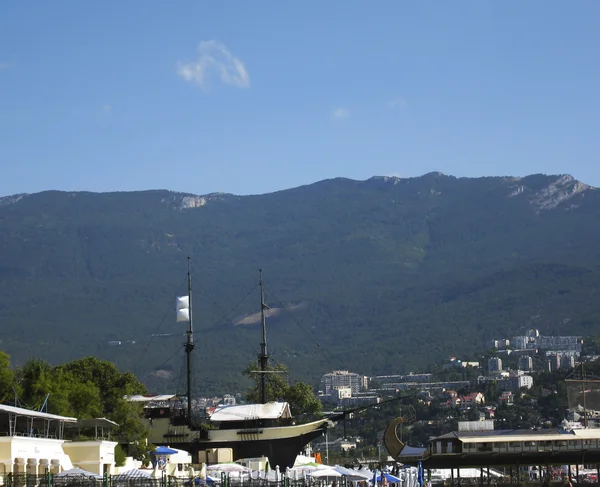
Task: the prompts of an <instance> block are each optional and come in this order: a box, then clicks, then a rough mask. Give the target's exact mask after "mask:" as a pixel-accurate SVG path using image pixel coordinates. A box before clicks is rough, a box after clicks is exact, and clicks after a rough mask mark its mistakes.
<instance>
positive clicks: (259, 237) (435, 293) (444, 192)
mask: <svg viewBox="0 0 600 487" xmlns="http://www.w3.org/2000/svg"><path fill="white" fill-rule="evenodd" d="M599 216H600V193H599V192H598V191H597V190H595V189H594V188H591V187H589V186H586V185H585V184H583V183H580V182H578V181H576V180H574V179H573V178H571V177H569V176H545V175H533V176H529V177H526V178H501V177H496V178H478V179H468V178H454V177H450V176H445V175H442V174H439V173H430V174H426V175H424V176H422V177H418V178H410V179H399V178H385V177H375V178H371V179H369V180H367V181H353V180H348V179H333V180H326V181H321V182H318V183H315V184H312V185H308V186H303V187H299V188H294V189H289V190H285V191H279V192H276V193H271V194H265V195H257V196H234V195H228V194H212V195H206V196H194V195H186V194H181V193H174V192H169V191H159V190H157V191H144V192H122V193H85V192H76V193H72V192H71V193H69V192H58V191H48V192H43V193H37V194H31V195H16V196H9V197H5V198H0V339H1V340H2V342H1V344H0V346H1V347H2V348H3V349H5V350H6V351H7V352H9V353H11V354H12V355H13V362H16V363H21V362H22V361H23V360H24V359H26V358H27V357H29V356H32V355H35V356H38V357H40V358H43V359H47V360H50V361H51V362H63V361H67V360H71V359H73V358H77V357H80V356H83V355H88V354H94V355H97V356H99V357H102V358H107V359H110V360H114V361H116V363H117V364H118V365H120V366H121V367H122V368H127V369H131V370H133V371H134V372H135V373H136V374H138V376H139V377H140V378H141V379H145V380H147V381H149V382H150V384H151V386H154V387H161V388H163V389H164V390H174V389H176V388H177V387H178V384H179V389H180V390H183V382H182V381H183V375H181V367H182V360H181V357H180V352H178V350H179V349H180V348H181V347H180V346H181V344H182V343H183V339H184V337H183V332H184V326H183V325H182V324H181V323H179V324H177V323H175V321H174V298H175V296H176V295H177V294H183V293H185V292H186V287H185V273H186V257H187V256H188V255H189V256H191V257H192V262H193V268H194V306H195V307H194V321H195V328H196V330H197V338H198V339H199V340H198V348H197V349H196V352H195V369H196V374H195V375H196V381H197V386H198V387H199V388H201V389H202V390H203V391H214V390H217V389H219V390H224V389H226V388H228V389H232V388H238V387H239V383H240V381H241V375H240V371H241V370H242V369H243V368H244V367H245V366H246V365H247V364H248V362H250V361H251V360H254V358H255V355H256V352H257V350H258V342H259V340H260V332H259V328H258V325H257V324H256V320H255V319H253V317H250V318H248V316H247V315H250V314H252V313H255V312H257V311H258V309H259V306H258V304H259V294H258V289H257V288H256V283H257V281H258V272H257V270H258V268H262V269H263V271H264V276H265V281H266V285H267V290H268V292H267V301H268V303H269V305H270V306H271V307H272V308H277V307H281V306H282V305H283V306H286V307H289V308H290V309H287V310H284V311H283V312H279V311H278V310H275V312H274V315H273V317H272V318H271V319H270V320H269V342H270V350H271V352H272V356H273V358H274V359H275V360H279V361H282V362H284V363H286V364H287V365H288V366H289V367H290V369H291V370H292V374H293V376H292V377H291V379H304V380H309V381H313V382H314V381H315V380H316V378H317V377H318V376H319V375H320V374H322V373H323V372H326V371H329V370H331V369H332V368H350V369H352V370H355V371H357V372H361V373H393V372H400V371H409V370H413V369H415V368H416V367H421V366H423V365H425V364H427V363H428V362H431V361H433V360H435V359H437V358H439V357H440V355H442V356H447V355H451V354H456V353H461V352H463V351H471V350H474V349H476V348H481V346H482V345H483V343H484V341H485V340H487V339H490V338H492V337H499V336H507V335H508V336H510V335H512V334H513V333H516V332H518V331H520V330H523V329H524V328H526V327H529V326H533V325H535V326H536V327H537V328H539V329H540V330H541V331H542V333H545V334H547V333H548V334H549V333H559V332H561V333H581V334H588V333H592V332H596V331H597V322H598V318H599V316H600V304H599V301H598V299H597V292H598V289H599V288H600V272H599V269H600V260H599V256H600V226H599V225H598V221H599V220H598V217H599ZM232 308H233V309H232ZM163 317H164V319H163ZM245 317H246V319H244V318H245ZM153 334H170V335H171V336H161V337H152V338H151V335H153ZM111 341H121V342H122V343H121V345H117V346H115V345H114V344H113V345H110V344H109V342H111ZM132 341H135V343H131V342H132ZM168 359H170V360H168ZM165 362H167V363H166V364H165Z"/></svg>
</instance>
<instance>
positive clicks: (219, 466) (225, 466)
mask: <svg viewBox="0 0 600 487" xmlns="http://www.w3.org/2000/svg"><path fill="white" fill-rule="evenodd" d="M206 470H207V471H208V472H213V473H214V472H251V471H252V469H250V468H248V467H244V466H243V465H240V464H239V463H235V462H231V463H215V464H214V465H209V466H208V467H206Z"/></svg>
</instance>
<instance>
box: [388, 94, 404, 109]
mask: <svg viewBox="0 0 600 487" xmlns="http://www.w3.org/2000/svg"><path fill="white" fill-rule="evenodd" d="M386 105H387V106H388V107H390V108H406V106H407V105H408V100H407V99H406V98H401V97H400V98H394V99H393V100H390V101H388V102H387V103H386Z"/></svg>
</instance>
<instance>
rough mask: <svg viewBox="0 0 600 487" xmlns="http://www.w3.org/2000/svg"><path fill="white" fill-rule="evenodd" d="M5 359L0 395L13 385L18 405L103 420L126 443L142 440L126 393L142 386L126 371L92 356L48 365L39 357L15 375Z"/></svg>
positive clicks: (136, 411)
mask: <svg viewBox="0 0 600 487" xmlns="http://www.w3.org/2000/svg"><path fill="white" fill-rule="evenodd" d="M9 365H10V364H9V361H8V356H7V355H6V354H5V353H3V352H0V393H2V391H8V390H11V389H12V387H13V385H14V387H15V389H16V391H17V393H18V395H19V398H20V400H21V402H22V403H23V405H26V406H28V407H30V408H32V409H38V410H39V409H40V408H41V407H42V405H43V404H44V402H46V406H45V407H46V408H47V410H48V412H50V413H53V414H59V415H63V416H71V417H76V418H82V419H83V418H100V417H105V418H108V419H111V420H113V421H115V422H116V423H118V425H119V426H118V428H117V429H116V431H115V432H114V433H115V435H116V437H117V438H118V439H119V440H120V441H122V442H125V443H130V442H138V441H140V440H142V439H144V438H145V436H146V433H147V431H146V428H145V425H144V421H143V420H142V409H141V406H140V405H139V404H136V403H131V402H129V401H127V400H126V399H125V396H126V395H130V394H142V393H145V392H146V388H145V386H144V385H143V384H142V383H141V382H140V381H139V380H138V379H137V378H136V377H135V376H134V375H133V374H132V373H130V372H125V373H121V372H120V371H119V370H118V369H117V367H116V366H115V365H114V364H112V363H110V362H108V361H106V360H99V359H97V358H94V357H86V358H83V359H80V360H74V361H72V362H68V363H65V364H61V365H57V366H54V367H53V366H51V365H50V364H48V363H47V362H45V361H43V360H38V359H30V360H28V361H27V362H26V363H25V364H24V365H23V366H22V367H20V368H18V369H17V370H16V371H15V372H13V371H12V370H10V368H9Z"/></svg>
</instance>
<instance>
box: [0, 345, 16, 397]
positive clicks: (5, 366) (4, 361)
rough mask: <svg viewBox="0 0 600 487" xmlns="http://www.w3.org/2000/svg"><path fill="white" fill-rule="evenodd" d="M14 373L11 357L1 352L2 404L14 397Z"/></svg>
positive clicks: (0, 391) (0, 386) (0, 381)
mask: <svg viewBox="0 0 600 487" xmlns="http://www.w3.org/2000/svg"><path fill="white" fill-rule="evenodd" d="M13 383H14V372H13V371H12V369H11V368H10V356H9V355H8V354H7V353H6V352H2V351H0V403H1V402H3V401H6V400H7V399H8V398H9V397H11V396H12V395H13V391H12V387H13Z"/></svg>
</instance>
